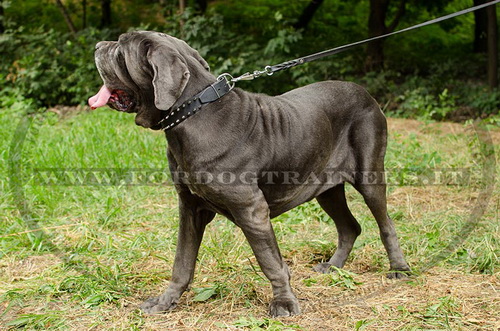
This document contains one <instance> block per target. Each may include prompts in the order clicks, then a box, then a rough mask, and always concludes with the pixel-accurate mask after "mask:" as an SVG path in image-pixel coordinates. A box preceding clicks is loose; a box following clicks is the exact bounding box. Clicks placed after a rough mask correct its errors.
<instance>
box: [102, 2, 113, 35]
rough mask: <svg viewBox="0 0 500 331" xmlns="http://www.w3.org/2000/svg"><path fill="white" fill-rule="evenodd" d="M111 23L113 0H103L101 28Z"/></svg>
mask: <svg viewBox="0 0 500 331" xmlns="http://www.w3.org/2000/svg"><path fill="white" fill-rule="evenodd" d="M110 25H111V0H101V28H104V27H108V26H110Z"/></svg>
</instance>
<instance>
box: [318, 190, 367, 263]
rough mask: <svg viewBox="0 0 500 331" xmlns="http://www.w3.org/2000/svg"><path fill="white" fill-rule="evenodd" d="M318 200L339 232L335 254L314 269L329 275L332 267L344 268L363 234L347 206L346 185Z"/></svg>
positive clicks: (330, 191) (324, 194) (326, 193)
mask: <svg viewBox="0 0 500 331" xmlns="http://www.w3.org/2000/svg"><path fill="white" fill-rule="evenodd" d="M316 200H318V202H319V204H320V206H321V208H323V210H324V211H325V212H326V213H327V214H328V215H329V216H330V217H331V218H332V219H333V221H334V222H335V226H336V227H337V232H338V245H337V250H336V251H335V254H334V255H333V256H332V258H331V259H330V260H329V261H328V262H325V263H320V264H318V265H316V266H315V267H314V270H315V271H318V272H321V273H328V272H330V271H331V270H330V267H331V266H335V267H338V268H342V267H343V266H344V264H345V261H346V260H347V257H348V256H349V253H350V252H351V250H352V247H353V245H354V241H355V240H356V238H357V237H358V236H359V234H360V233H361V227H360V225H359V223H358V222H357V221H356V219H355V218H354V216H353V215H352V213H351V211H350V210H349V207H348V206H347V201H346V198H345V191H344V184H340V185H337V186H335V187H333V188H331V189H329V190H328V191H326V192H324V193H322V194H321V195H319V196H318V197H317V198H316Z"/></svg>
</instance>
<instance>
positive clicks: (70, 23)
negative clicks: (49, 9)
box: [56, 0, 76, 35]
mask: <svg viewBox="0 0 500 331" xmlns="http://www.w3.org/2000/svg"><path fill="white" fill-rule="evenodd" d="M56 5H57V7H58V8H59V10H60V11H61V14H62V15H63V17H64V20H65V21H66V24H67V25H68V28H69V31H70V32H71V33H72V34H73V35H75V34H76V28H75V25H74V24H73V21H72V20H71V17H70V16H69V13H68V11H67V10H66V7H64V5H63V3H62V2H61V0H56Z"/></svg>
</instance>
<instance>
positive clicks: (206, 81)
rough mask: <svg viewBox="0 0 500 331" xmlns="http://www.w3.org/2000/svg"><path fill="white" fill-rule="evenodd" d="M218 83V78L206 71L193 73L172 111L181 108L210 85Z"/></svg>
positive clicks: (194, 71)
mask: <svg viewBox="0 0 500 331" xmlns="http://www.w3.org/2000/svg"><path fill="white" fill-rule="evenodd" d="M216 81H217V78H216V77H215V76H214V75H213V74H211V73H210V72H209V71H207V70H205V69H203V70H193V71H191V76H190V77H189V81H188V83H187V85H186V88H185V89H184V91H183V92H182V94H181V96H180V97H179V99H177V101H176V102H175V104H174V105H173V106H172V109H175V108H177V107H179V106H180V105H182V104H183V103H184V102H186V101H187V100H189V99H190V98H192V97H193V96H194V95H196V94H197V93H199V92H201V91H202V90H203V89H204V88H206V87H207V86H209V85H210V84H213V83H214V82H216Z"/></svg>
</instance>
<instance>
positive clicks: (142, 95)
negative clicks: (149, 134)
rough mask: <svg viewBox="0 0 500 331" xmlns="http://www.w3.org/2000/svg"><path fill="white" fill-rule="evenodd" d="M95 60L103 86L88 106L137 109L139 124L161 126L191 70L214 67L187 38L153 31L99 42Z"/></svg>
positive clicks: (134, 33) (179, 94)
mask: <svg viewBox="0 0 500 331" xmlns="http://www.w3.org/2000/svg"><path fill="white" fill-rule="evenodd" d="M95 62H96V66H97V69H98V71H99V74H100V75H101V78H102V80H103V82H104V86H103V87H102V88H101V90H100V91H99V93H98V94H96V95H95V96H94V97H92V98H90V99H89V105H90V106H91V107H92V108H98V107H101V106H103V105H105V104H107V105H109V106H110V107H112V108H114V109H116V110H119V111H123V112H127V113H137V115H136V118H135V122H136V124H137V125H141V126H143V127H146V128H151V129H160V126H159V125H158V122H159V121H160V120H161V119H162V118H163V117H164V116H165V115H166V114H167V113H168V112H170V110H171V108H172V106H173V105H174V103H175V102H176V101H177V99H179V97H180V96H181V94H182V92H183V91H184V89H185V88H186V85H187V84H188V82H189V78H190V76H191V71H190V70H209V68H208V64H207V63H206V62H205V60H203V59H202V58H201V57H200V55H199V54H198V53H197V52H196V51H195V50H194V49H192V48H191V47H189V46H188V45H187V44H186V43H185V42H183V41H181V40H179V39H176V38H174V37H171V36H168V35H165V34H162V33H157V32H150V31H138V32H130V33H126V34H123V35H121V36H120V38H119V39H118V41H102V42H99V43H98V44H97V45H96V51H95Z"/></svg>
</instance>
